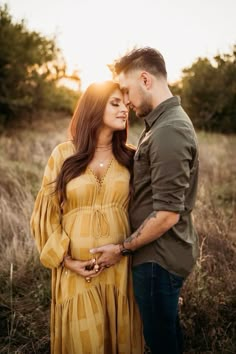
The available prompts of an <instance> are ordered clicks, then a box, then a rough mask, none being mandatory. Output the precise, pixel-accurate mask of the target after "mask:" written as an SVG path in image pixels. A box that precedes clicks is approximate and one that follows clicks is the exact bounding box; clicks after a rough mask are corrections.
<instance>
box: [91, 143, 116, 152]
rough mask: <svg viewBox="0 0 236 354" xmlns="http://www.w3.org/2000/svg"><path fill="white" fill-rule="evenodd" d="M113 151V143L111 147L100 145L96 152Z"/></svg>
mask: <svg viewBox="0 0 236 354" xmlns="http://www.w3.org/2000/svg"><path fill="white" fill-rule="evenodd" d="M111 149H112V143H111V144H109V145H98V146H97V147H96V148H95V150H96V151H108V150H111Z"/></svg>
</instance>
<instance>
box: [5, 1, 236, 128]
mask: <svg viewBox="0 0 236 354" xmlns="http://www.w3.org/2000/svg"><path fill="white" fill-rule="evenodd" d="M66 70H67V68H66V62H65V60H64V58H63V55H62V52H61V50H60V49H59V48H58V47H57V45H56V38H51V39H49V38H46V37H45V36H42V35H41V34H40V33H38V32H35V31H30V30H28V29H27V27H26V24H25V22H24V20H22V21H20V22H18V23H15V22H14V21H13V19H12V16H11V14H10V12H9V8H8V7H7V5H2V6H1V5H0V126H3V127H6V126H7V124H8V123H9V122H12V121H13V122H14V121H18V120H20V119H25V117H26V116H27V115H31V114H32V113H33V112H37V111H39V110H42V109H46V110H52V111H55V110H56V111H58V110H59V111H60V110H61V111H65V112H68V113H72V112H73V109H74V107H75V103H76V100H77V99H78V97H79V95H80V92H79V90H78V92H76V91H73V90H70V89H68V88H67V87H62V86H59V85H58V83H59V82H60V80H61V79H62V78H65V77H67V72H66ZM73 79H74V80H77V81H78V82H80V78H79V77H78V76H76V75H75V77H74V78H73ZM170 88H171V90H172V92H173V93H174V94H177V95H179V96H180V98H181V101H182V105H183V107H184V109H185V110H186V111H187V113H188V114H189V116H190V117H191V119H192V121H193V123H194V125H195V127H196V128H197V129H201V130H206V131H212V132H223V133H235V132H236V45H233V48H232V50H231V52H230V53H224V54H218V55H216V56H215V57H214V58H213V59H209V58H198V59H197V60H196V61H195V62H194V63H193V64H192V65H191V66H190V67H188V68H184V69H183V71H182V77H181V79H180V80H179V81H178V82H176V83H174V84H171V85H170ZM135 121H136V122H137V120H136V119H135ZM133 122H134V113H132V114H131V124H132V123H133Z"/></svg>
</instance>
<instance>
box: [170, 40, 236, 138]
mask: <svg viewBox="0 0 236 354" xmlns="http://www.w3.org/2000/svg"><path fill="white" fill-rule="evenodd" d="M170 87H171V89H172V92H174V93H175V94H178V95H180V97H181V99H182V104H183V107H184V108H185V109H186V111H187V112H188V114H189V115H190V117H191V119H192V121H193V123H194V124H195V126H196V128H199V129H204V130H207V131H218V132H223V133H235V132H236V45H234V46H233V49H232V52H231V53H229V54H219V55H217V56H215V57H214V60H212V61H210V60H209V59H207V58H198V59H197V60H196V61H195V62H194V63H193V64H192V66H191V67H190V68H185V69H184V70H183V77H182V80H181V81H179V82H178V83H176V84H173V85H172V86H170Z"/></svg>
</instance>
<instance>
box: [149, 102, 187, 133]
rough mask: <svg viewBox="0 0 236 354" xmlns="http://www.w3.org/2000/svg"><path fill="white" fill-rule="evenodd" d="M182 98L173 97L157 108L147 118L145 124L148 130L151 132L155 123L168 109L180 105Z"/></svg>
mask: <svg viewBox="0 0 236 354" xmlns="http://www.w3.org/2000/svg"><path fill="white" fill-rule="evenodd" d="M180 102H181V101H180V97H179V96H172V97H170V98H167V100H165V101H163V102H161V103H160V104H159V105H158V106H157V107H156V108H154V109H153V110H152V111H151V112H150V113H149V114H148V115H147V116H146V117H145V118H144V123H145V126H146V130H149V129H150V128H151V126H152V125H153V123H154V122H155V121H156V120H157V119H158V118H159V117H160V116H161V115H162V113H164V112H165V111H167V110H168V109H170V108H172V107H174V106H179V105H180Z"/></svg>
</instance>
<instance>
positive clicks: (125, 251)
mask: <svg viewBox="0 0 236 354" xmlns="http://www.w3.org/2000/svg"><path fill="white" fill-rule="evenodd" d="M119 247H120V254H121V255H122V256H131V255H132V254H134V251H132V250H131V249H130V248H126V247H125V242H122V243H120V244H119Z"/></svg>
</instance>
